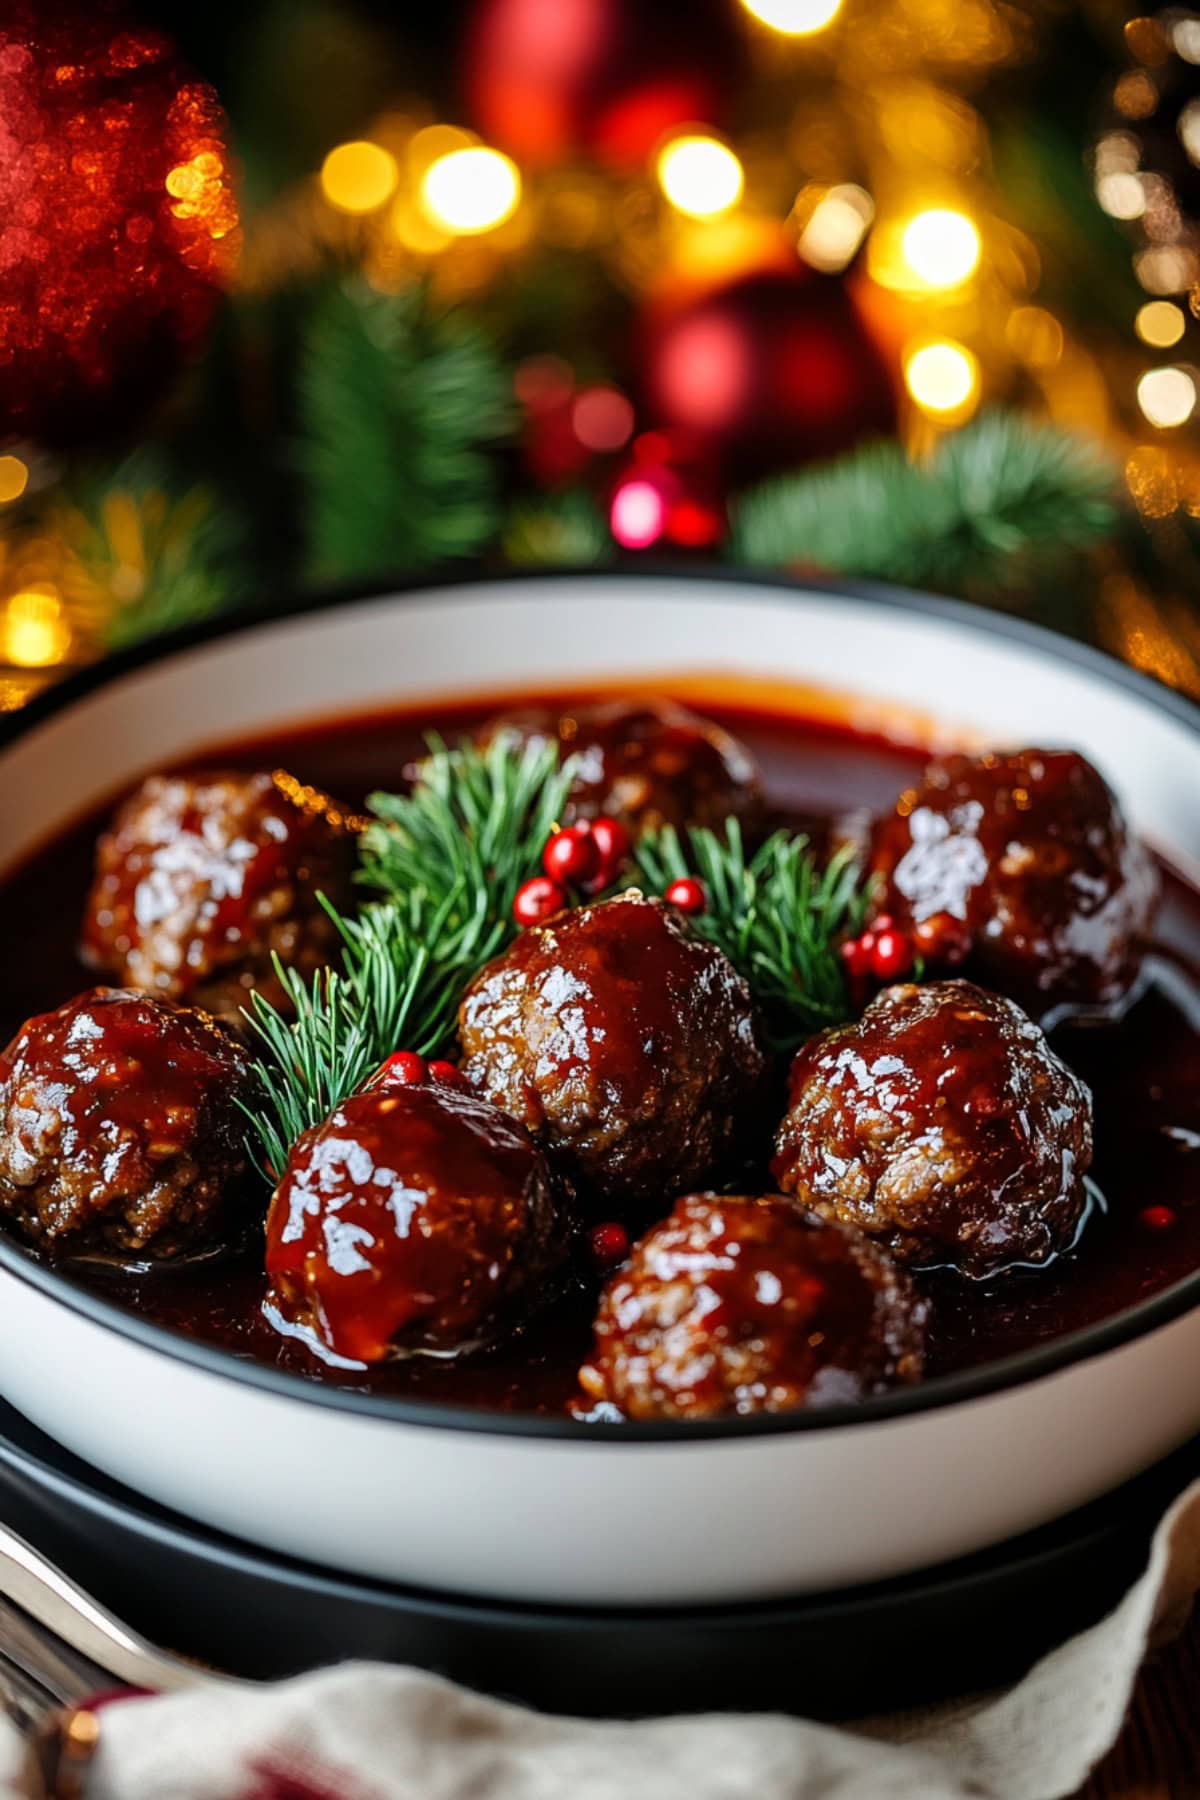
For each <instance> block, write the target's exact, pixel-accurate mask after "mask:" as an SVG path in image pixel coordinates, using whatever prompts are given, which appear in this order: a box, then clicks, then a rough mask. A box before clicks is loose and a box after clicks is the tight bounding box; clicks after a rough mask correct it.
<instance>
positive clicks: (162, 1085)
mask: <svg viewBox="0 0 1200 1800" xmlns="http://www.w3.org/2000/svg"><path fill="white" fill-rule="evenodd" d="M253 1096H254V1084H253V1079H252V1075H251V1069H250V1059H249V1056H248V1054H247V1052H246V1051H245V1049H244V1048H243V1047H242V1045H241V1043H240V1042H239V1040H238V1039H237V1037H236V1036H235V1035H234V1033H233V1032H232V1031H230V1030H229V1029H228V1028H227V1027H226V1026H224V1025H221V1024H220V1023H219V1022H218V1021H217V1020H216V1019H213V1018H210V1017H209V1015H208V1014H207V1013H204V1012H201V1011H199V1010H198V1009H196V1008H193V1007H179V1006H172V1005H171V1004H170V1002H169V1001H166V1000H158V999H155V998H154V997H152V996H150V995H147V994H139V993H134V992H132V991H130V990H128V989H121V988H94V989H93V990H92V991H91V992H90V993H86V994H80V995H79V996H78V998H77V999H75V1000H70V1001H68V1002H67V1004H66V1005H65V1006H60V1007H59V1008H58V1010H57V1011H56V1012H50V1013H42V1014H41V1015H40V1016H39V1017H37V1018H34V1019H30V1020H29V1022H28V1023H27V1024H26V1025H24V1026H23V1027H22V1028H21V1030H20V1031H19V1032H18V1033H17V1035H16V1037H15V1038H14V1039H13V1041H12V1043H11V1044H10V1045H9V1047H8V1049H7V1050H6V1051H5V1052H4V1054H3V1056H2V1057H0V1215H2V1216H3V1217H4V1219H6V1220H7V1221H8V1222H9V1223H10V1224H11V1225H14V1226H15V1227H16V1228H17V1229H18V1230H19V1231H20V1232H21V1234H22V1235H23V1236H24V1237H26V1238H28V1239H29V1240H30V1241H31V1242H32V1243H34V1244H37V1245H38V1246H39V1247H40V1248H41V1249H44V1250H47V1251H51V1252H69V1253H71V1254H95V1253H100V1254H113V1255H120V1256H126V1257H130V1258H137V1257H140V1256H145V1257H147V1258H155V1259H159V1258H166V1257H169V1256H173V1255H176V1254H178V1253H179V1252H181V1251H193V1250H196V1249H198V1248H205V1247H211V1246H213V1245H219V1244H222V1243H223V1242H225V1241H226V1240H227V1239H229V1238H232V1237H236V1236H239V1235H241V1232H242V1230H243V1229H244V1228H245V1225H246V1224H247V1223H248V1215H247V1213H246V1201H247V1194H248V1186H249V1183H248V1167H247V1158H246V1152H245V1148H244V1142H243V1140H244V1138H245V1134H246V1120H245V1117H244V1115H243V1113H242V1111H241V1109H240V1106H239V1102H243V1103H249V1102H250V1101H251V1100H252V1099H253Z"/></svg>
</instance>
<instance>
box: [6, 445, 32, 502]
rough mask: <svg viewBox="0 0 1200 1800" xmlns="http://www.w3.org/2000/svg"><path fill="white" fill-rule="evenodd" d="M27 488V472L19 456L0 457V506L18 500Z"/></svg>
mask: <svg viewBox="0 0 1200 1800" xmlns="http://www.w3.org/2000/svg"><path fill="white" fill-rule="evenodd" d="M28 486H29V470H28V469H27V468H26V467H25V464H24V463H23V462H22V461H21V459H20V457H19V456H0V505H4V504H7V502H8V501H10V500H19V499H20V498H21V495H22V494H23V493H24V492H25V489H26V488H27V487H28Z"/></svg>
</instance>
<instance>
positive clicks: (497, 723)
mask: <svg viewBox="0 0 1200 1800" xmlns="http://www.w3.org/2000/svg"><path fill="white" fill-rule="evenodd" d="M501 731H510V732H515V733H516V734H517V735H518V736H519V737H520V738H522V739H523V740H524V741H525V742H529V743H557V744H559V745H560V746H561V748H562V754H563V755H564V756H568V755H573V756H577V757H578V758H579V773H578V775H577V776H576V779H575V783H574V785H573V787H572V789H571V795H570V799H569V802H568V804H567V807H566V808H565V809H564V811H565V817H564V823H569V822H571V821H573V820H577V819H594V818H596V817H597V816H598V815H599V814H601V813H606V814H609V815H611V816H613V817H615V818H619V819H621V820H623V821H624V822H625V824H627V825H628V826H629V827H630V829H631V830H633V831H634V832H639V831H645V830H647V829H648V828H651V827H654V826H659V825H674V826H677V827H682V826H685V825H710V826H715V827H717V828H718V829H719V828H720V827H721V826H723V825H724V823H725V820H726V819H729V818H735V819H739V820H741V821H742V822H743V823H744V824H749V825H753V824H754V823H755V822H756V821H757V819H758V816H759V813H760V811H761V808H762V780H761V777H760V775H759V771H758V765H757V764H756V762H755V761H754V758H753V757H752V756H751V754H750V752H749V750H747V748H746V746H745V745H744V744H743V743H740V742H739V740H738V739H737V738H736V737H734V736H733V734H732V732H728V731H725V730H723V729H722V727H721V726H720V725H716V724H714V723H713V722H712V720H711V719H702V718H700V717H698V715H697V714H696V713H693V712H689V711H687V709H686V708H685V707H682V706H675V705H673V704H672V703H670V702H669V701H664V700H644V701H631V700H613V701H609V702H607V703H605V704H601V705H596V706H577V707H573V708H572V709H571V710H570V711H569V712H559V711H557V710H553V709H551V708H548V707H547V708H536V709H530V710H527V711H524V712H516V713H506V714H504V715H502V716H501V717H500V718H498V719H493V720H491V721H490V723H489V724H488V725H486V726H484V728H483V731H482V733H481V734H480V735H481V738H482V740H483V741H484V742H485V743H486V742H490V741H491V739H492V738H494V737H495V736H496V735H497V734H498V733H499V732H501Z"/></svg>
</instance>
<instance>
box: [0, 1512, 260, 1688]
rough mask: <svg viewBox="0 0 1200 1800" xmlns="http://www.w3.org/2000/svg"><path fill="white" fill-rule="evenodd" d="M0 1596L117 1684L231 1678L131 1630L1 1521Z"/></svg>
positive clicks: (200, 1683) (205, 1683)
mask: <svg viewBox="0 0 1200 1800" xmlns="http://www.w3.org/2000/svg"><path fill="white" fill-rule="evenodd" d="M0 1595H2V1596H3V1597H4V1598H6V1599H8V1600H10V1601H12V1602H13V1603H14V1604H15V1605H17V1606H19V1607H20V1608H21V1609H22V1610H23V1611H24V1612H26V1613H27V1614H28V1615H29V1616H30V1618H32V1619H34V1620H36V1621H37V1623H38V1624H39V1625H40V1626H42V1627H43V1628H44V1629H45V1630H46V1631H48V1632H51V1633H53V1635H54V1636H55V1637H57V1638H59V1639H60V1640H61V1641H62V1642H63V1643H65V1644H67V1645H69V1646H70V1647H71V1649H72V1650H74V1651H76V1652H77V1653H78V1654H79V1655H80V1656H83V1657H86V1658H87V1659H88V1661H89V1662H92V1663H95V1664H97V1665H98V1666H99V1667H100V1668H101V1669H103V1670H105V1671H106V1672H107V1673H108V1674H109V1675H110V1676H112V1678H113V1679H114V1681H116V1682H117V1683H118V1684H120V1685H121V1686H124V1687H142V1688H150V1689H152V1690H153V1691H155V1692H157V1693H175V1692H178V1691H179V1690H181V1689H183V1688H196V1687H210V1686H214V1685H224V1684H227V1683H228V1684H235V1683H236V1678H235V1677H233V1676H230V1675H221V1674H218V1673H217V1672H216V1671H215V1670H212V1669H206V1668H203V1667H201V1666H199V1665H198V1664H195V1663H189V1662H185V1661H184V1660H183V1659H182V1657H178V1656H172V1655H170V1653H169V1652H167V1651H165V1650H160V1649H158V1648H157V1646H156V1645H154V1644H151V1643H150V1642H149V1641H148V1640H147V1639H146V1638H144V1637H141V1636H140V1635H139V1634H138V1633H137V1632H135V1631H131V1630H130V1629H129V1627H128V1626H127V1625H124V1624H122V1622H121V1620H120V1619H118V1618H117V1617H116V1615H115V1614H114V1613H111V1612H109V1610H108V1608H107V1607H104V1606H101V1605H100V1603H99V1601H97V1600H93V1598H92V1596H91V1595H90V1594H88V1593H86V1592H85V1591H84V1589H83V1588H81V1587H79V1586H78V1584H77V1583H76V1582H74V1581H72V1580H71V1579H70V1577H69V1576H68V1575H64V1574H63V1572H62V1570H61V1569H58V1568H56V1567H55V1566H54V1564H53V1563H51V1562H48V1561H47V1559H46V1558H45V1557H44V1556H43V1555H42V1554H41V1552H40V1551H38V1550H35V1549H34V1547H33V1545H32V1544H29V1543H27V1542H26V1541H25V1539H24V1538H23V1537H19V1536H18V1535H17V1533H16V1532H15V1531H10V1530H9V1528H8V1527H7V1526H6V1525H0ZM33 1673H35V1674H36V1670H35V1671H33ZM237 1685H240V1684H237Z"/></svg>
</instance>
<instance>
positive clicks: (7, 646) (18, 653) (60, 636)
mask: <svg viewBox="0 0 1200 1800" xmlns="http://www.w3.org/2000/svg"><path fill="white" fill-rule="evenodd" d="M70 642H71V627H70V626H69V625H68V623H67V621H66V619H65V618H64V617H63V603H62V598H61V596H60V595H59V593H58V590H57V589H56V588H54V587H52V586H51V585H50V583H49V582H47V583H46V584H45V585H44V586H43V587H41V588H29V589H27V590H26V591H24V592H22V593H19V594H14V595H13V596H12V598H11V600H9V602H8V604H7V606H6V607H5V609H4V613H3V618H2V619H0V658H2V659H3V660H4V661H5V662H10V663H13V664H14V665H15V666H16V667H17V668H18V669H47V668H49V667H50V665H51V664H52V663H57V662H61V661H62V659H63V657H64V656H65V655H66V653H67V649H68V647H69V645H70Z"/></svg>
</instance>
